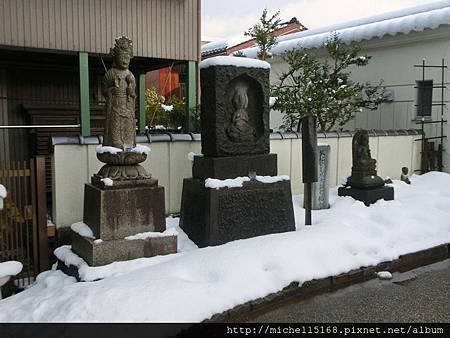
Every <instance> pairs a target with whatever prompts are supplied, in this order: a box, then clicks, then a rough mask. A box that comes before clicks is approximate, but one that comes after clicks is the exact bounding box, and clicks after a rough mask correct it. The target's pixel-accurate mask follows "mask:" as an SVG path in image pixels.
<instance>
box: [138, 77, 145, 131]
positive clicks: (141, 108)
mask: <svg viewBox="0 0 450 338" xmlns="http://www.w3.org/2000/svg"><path fill="white" fill-rule="evenodd" d="M145 109H146V104H145V73H144V74H139V134H144V133H145Z"/></svg>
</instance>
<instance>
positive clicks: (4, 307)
mask: <svg viewBox="0 0 450 338" xmlns="http://www.w3.org/2000/svg"><path fill="white" fill-rule="evenodd" d="M411 182H412V184H411V185H407V184H405V183H403V182H400V181H394V186H395V200H394V201H389V202H386V201H378V202H377V203H376V204H374V205H372V206H370V207H365V206H364V205H363V204H362V203H361V202H357V201H355V200H353V199H352V198H350V197H338V196H337V192H336V189H332V190H331V196H330V203H331V208H330V209H328V210H321V211H316V212H313V225H312V226H308V227H305V226H303V219H304V209H302V208H301V205H302V197H301V196H295V197H294V209H295V218H296V224H297V231H294V232H288V233H282V234H273V235H267V236H262V237H258V238H251V239H246V240H238V241H234V242H230V243H227V244H224V245H221V246H216V247H208V248H203V249H198V248H196V246H195V245H194V244H193V243H192V242H190V241H189V239H188V238H187V237H186V235H185V234H184V232H183V231H182V230H181V229H180V228H179V227H178V225H177V222H178V220H177V219H174V218H168V227H169V228H174V229H175V230H176V231H177V232H178V234H179V251H180V252H179V253H177V254H173V255H168V256H158V257H152V258H141V259H136V260H134V261H129V262H116V263H113V264H110V265H108V266H104V267H96V268H92V267H87V268H86V269H87V270H86V271H85V272H86V274H85V279H86V280H95V279H97V278H103V279H102V280H99V281H95V282H84V283H75V279H74V278H72V277H68V276H66V275H64V274H63V273H62V272H61V271H47V272H44V273H42V274H40V275H39V276H38V277H37V281H36V283H35V284H34V285H33V286H32V287H30V288H29V289H27V290H25V291H23V292H22V293H19V294H17V295H15V296H13V297H10V298H7V299H5V300H2V301H0V321H3V322H4V321H31V322H47V321H55V322H65V321H71V322H73V321H87V322H101V321H107V322H133V321H139V322H140V321H155V322H171V321H173V322H198V321H202V320H204V319H207V318H210V317H211V316H212V315H214V314H215V313H219V312H222V311H225V310H227V309H230V308H233V307H234V306H236V305H238V304H242V303H245V302H247V301H249V300H252V299H256V298H258V297H263V296H265V295H267V294H269V293H273V292H277V291H279V290H281V289H282V288H283V287H285V286H287V285H288V284H289V283H291V282H293V281H298V282H300V284H301V283H303V282H305V281H308V280H312V279H316V278H324V277H328V276H332V275H337V274H340V273H343V272H347V271H349V270H352V269H355V268H358V267H361V266H369V265H375V264H378V263H380V262H382V261H387V260H393V259H396V258H398V257H399V255H401V254H406V253H410V252H415V251H419V250H423V249H426V248H430V247H433V246H436V245H440V244H443V243H448V242H450V175H448V174H444V173H436V172H434V173H428V174H425V175H422V176H413V177H412V178H411ZM236 189H239V188H236Z"/></svg>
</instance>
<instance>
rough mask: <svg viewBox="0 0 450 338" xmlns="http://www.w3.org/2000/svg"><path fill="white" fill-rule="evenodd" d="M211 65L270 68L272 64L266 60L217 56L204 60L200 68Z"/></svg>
mask: <svg viewBox="0 0 450 338" xmlns="http://www.w3.org/2000/svg"><path fill="white" fill-rule="evenodd" d="M211 66H236V67H249V68H266V69H270V64H269V63H268V62H266V61H262V60H256V59H249V58H245V57H236V56H215V57H212V58H209V59H206V60H203V61H202V62H200V64H199V68H200V69H203V68H208V67H211Z"/></svg>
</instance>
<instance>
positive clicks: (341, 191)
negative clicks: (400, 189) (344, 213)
mask: <svg viewBox="0 0 450 338" xmlns="http://www.w3.org/2000/svg"><path fill="white" fill-rule="evenodd" d="M338 195H339V196H351V197H353V198H354V199H355V200H358V201H361V202H363V203H364V204H365V205H366V206H369V205H370V204H373V203H375V202H376V201H378V200H380V199H384V200H385V201H392V200H393V199H394V188H393V187H389V186H383V187H378V188H374V189H358V188H351V187H340V188H338Z"/></svg>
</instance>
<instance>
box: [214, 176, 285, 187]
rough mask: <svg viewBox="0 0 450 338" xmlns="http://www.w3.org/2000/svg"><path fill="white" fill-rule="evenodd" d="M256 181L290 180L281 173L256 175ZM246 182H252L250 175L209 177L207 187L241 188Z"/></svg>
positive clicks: (274, 181)
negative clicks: (225, 177) (223, 177)
mask: <svg viewBox="0 0 450 338" xmlns="http://www.w3.org/2000/svg"><path fill="white" fill-rule="evenodd" d="M255 180H256V181H258V182H261V183H276V182H281V181H289V176H287V175H279V176H256V178H255ZM244 182H250V178H249V177H245V176H244V177H236V178H229V179H226V180H219V179H216V178H207V179H206V180H205V187H206V188H210V189H220V188H241V187H243V185H244Z"/></svg>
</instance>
